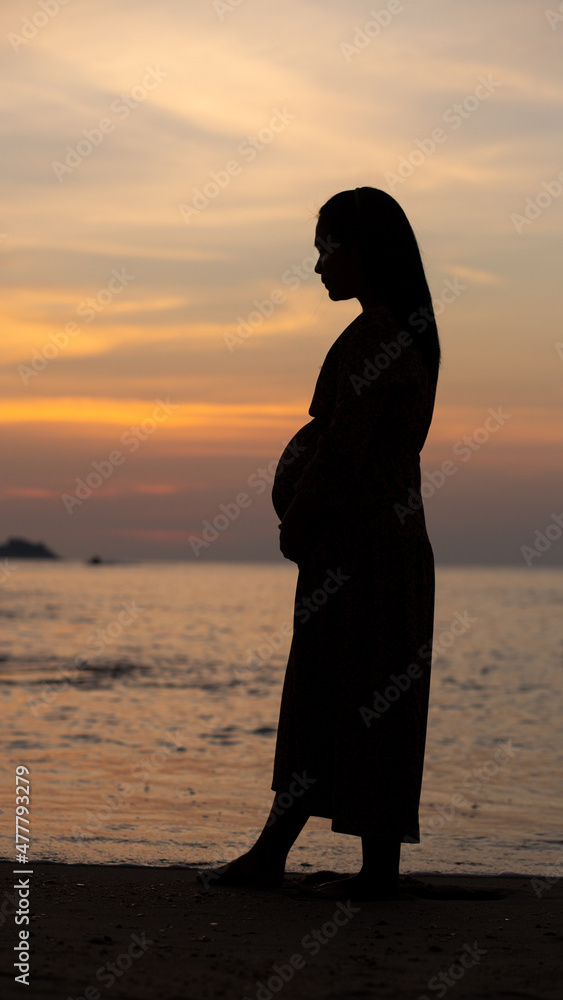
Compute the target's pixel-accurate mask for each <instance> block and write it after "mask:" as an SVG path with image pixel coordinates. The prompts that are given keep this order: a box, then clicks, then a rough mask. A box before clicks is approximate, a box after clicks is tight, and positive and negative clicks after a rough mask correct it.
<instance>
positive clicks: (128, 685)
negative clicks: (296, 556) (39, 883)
mask: <svg viewBox="0 0 563 1000" xmlns="http://www.w3.org/2000/svg"><path fill="white" fill-rule="evenodd" d="M296 578H297V568H296V567H295V566H294V565H293V564H290V563H280V564H274V563H272V564H262V563H261V564H258V563H256V564H210V563H207V564H205V563H202V564H194V563H174V564H170V563H141V564H135V565H133V564H131V565H113V566H109V565H108V566H103V565H102V566H87V565H83V564H79V563H72V562H68V563H67V562H64V563H62V562H61V563H50V562H45V563H42V562H27V563H26V562H25V561H23V560H22V561H20V563H19V564H18V565H17V567H16V569H15V571H14V572H13V573H12V574H11V575H10V576H9V577H7V578H6V579H5V580H4V581H3V582H2V584H1V585H0V625H1V647H0V671H1V675H2V685H1V690H2V705H3V712H2V720H3V725H2V736H1V739H2V751H3V752H2V757H1V760H2V764H1V769H0V774H1V779H2V780H1V783H0V812H1V814H2V823H1V824H0V827H1V836H0V854H1V856H2V857H3V858H8V859H12V858H14V850H15V848H14V833H13V829H14V811H15V784H14V774H15V768H16V766H18V765H23V766H24V767H27V768H28V769H29V772H30V782H31V795H30V829H31V840H30V857H31V859H32V860H35V861H38V860H50V861H63V862H82V863H107V864H154V865H170V864H186V865H195V866H198V867H199V866H200V865H209V864H214V863H219V862H221V861H225V860H228V859H230V858H232V857H235V856H237V854H240V853H241V852H242V851H243V850H246V849H247V848H248V847H249V846H250V845H251V843H252V842H253V840H254V838H255V837H256V835H257V833H258V832H259V830H260V829H261V827H262V825H263V822H264V820H265V818H266V816H267V812H268V807H269V804H270V802H271V799H272V792H271V791H270V785H271V776H272V761H273V753H274V744H275V733H276V725H277V718H278V709H279V701H280V695H281V686H282V682H283V677H284V669H285V664H286V662H287V653H288V649H289V642H290V639H289V635H290V631H291V621H292V610H293V595H294V588H295V582H296ZM562 611H563V570H558V569H542V568H540V567H534V568H531V569H527V568H524V567H522V568H514V569H513V568H488V567H486V568H479V567H470V568H465V567H460V568H450V567H447V568H446V567H438V568H437V597H436V630H435V643H436V651H435V655H434V659H433V667H432V686H431V703H430V713H429V723H428V738H427V748H426V762H425V774H424V782H423V788H422V800H421V811H420V818H421V832H422V835H421V843H420V844H417V845H404V846H403V851H402V868H403V870H404V871H405V872H408V871H419V872H421V871H422V872H429V871H440V872H456V871H458V872H459V871H462V872H470V873H494V872H497V873H498V872H518V873H521V874H529V873H543V874H544V875H550V874H551V875H553V874H554V873H556V874H561V871H562V869H561V860H562V857H563V854H562V850H563V832H562V831H563V796H562V794H561V791H562V779H561V764H562V758H563V726H562V724H561V718H562V700H563V699H562V696H561V662H562V654H563V614H562ZM359 861H360V844H359V841H358V838H356V837H351V836H345V835H342V834H335V833H332V831H331V830H330V821H329V820H327V819H322V818H319V817H314V818H312V819H311V820H310V821H309V823H308V824H307V827H306V829H305V831H304V832H303V833H302V834H301V836H300V838H299V839H298V841H297V843H296V845H295V847H294V848H293V850H292V852H291V854H290V857H289V868H290V869H291V870H304V871H307V870H309V869H310V868H315V867H323V868H327V867H331V868H337V869H339V870H342V871H346V870H348V871H353V870H355V869H356V868H357V866H358V863H359Z"/></svg>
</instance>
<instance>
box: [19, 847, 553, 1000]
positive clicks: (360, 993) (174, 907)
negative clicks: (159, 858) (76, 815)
mask: <svg viewBox="0 0 563 1000" xmlns="http://www.w3.org/2000/svg"><path fill="white" fill-rule="evenodd" d="M13 867H14V866H12V865H11V864H8V863H7V862H4V863H2V865H1V871H2V885H3V891H2V900H3V903H2V907H1V914H2V915H1V918H0V922H1V924H2V934H1V935H0V941H1V947H2V968H1V976H2V979H1V982H2V995H3V996H4V997H6V996H9V997H12V996H27V997H33V998H36V997H37V998H42V1000H43V998H45V1000H51V998H53V1000H54V998H57V1000H60V998H64V1000H67V998H72V1000H77V998H79V997H85V998H86V1000H99V998H100V997H105V996H110V995H111V996H114V997H120V998H128V1000H129V998H130V1000H153V998H154V1000H156V998H158V1000H180V998H181V1000H212V998H215V997H224V998H228V1000H231V998H233V1000H235V998H240V1000H243V998H249V1000H270V998H271V997H274V996H277V995H282V996H284V997H286V998H291V1000H301V998H303V1000H304V998H317V997H318V998H321V997H327V998H329V997H330V998H342V1000H348V998H352V997H366V998H367V997H378V998H379V997H382V998H393V1000H399V998H409V1000H419V998H424V997H439V998H440V997H443V996H445V995H446V993H448V992H450V991H451V992H452V995H453V996H455V998H456V1000H460V998H462V997H475V998H477V997H479V998H481V1000H489V998H490V1000H495V998H501V997H502V998H503V1000H511V998H515V1000H516V998H522V997H529V998H537V997H541V998H545V1000H552V998H553V1000H555V998H556V997H558V996H560V983H561V954H562V948H561V942H562V941H563V921H562V905H561V904H562V900H563V881H562V880H560V879H559V880H556V879H555V878H551V879H550V880H549V881H548V880H546V879H545V878H538V880H537V881H532V879H533V878H534V877H533V875H531V876H530V877H529V878H528V877H524V876H512V875H500V876H489V877H486V876H471V875H461V874H460V875H456V876H451V875H450V876H448V875H429V876H426V875H420V876H414V879H415V880H414V881H413V877H409V876H404V877H403V878H402V880H401V883H402V889H403V891H404V893H405V895H404V898H402V899H400V900H393V901H386V902H383V901H369V902H352V903H350V902H349V901H348V900H347V899H346V898H345V894H343V895H342V899H341V900H332V899H315V898H314V896H313V890H312V886H313V885H314V883H315V881H325V880H327V879H328V878H330V877H331V873H327V872H325V873H314V874H311V875H308V876H303V875H296V874H292V873H291V872H289V873H288V875H287V877H286V882H285V883H284V886H283V888H282V889H281V890H279V891H257V890H251V889H247V888H231V887H229V888H227V887H215V888H213V887H212V886H210V887H209V888H208V889H205V888H203V887H202V886H201V884H200V883H199V881H198V880H197V873H196V870H194V869H187V868H159V867H152V868H146V867H144V868H143V867H111V866H95V865H57V864H43V865H41V864H36V865H34V866H33V869H32V871H33V874H31V875H29V876H28V878H29V882H30V885H29V888H30V897H29V898H30V911H29V912H30V916H31V920H30V924H29V929H30V938H29V947H30V966H31V972H30V977H29V979H30V985H29V986H25V985H23V984H22V983H17V982H15V980H14V975H17V974H18V971H17V970H13V968H12V963H13V962H14V955H15V954H16V952H14V946H15V944H16V942H17V940H18V933H19V930H20V929H21V926H24V927H25V925H20V928H18V927H17V926H16V924H15V920H16V912H15V911H16V906H17V900H18V899H19V896H18V893H17V890H15V889H14V884H15V883H17V881H18V877H15V876H13V874H12V872H13ZM22 879H23V881H24V882H25V877H24V876H22ZM550 883H551V884H550ZM452 897H453V898H452ZM456 897H457V898H456Z"/></svg>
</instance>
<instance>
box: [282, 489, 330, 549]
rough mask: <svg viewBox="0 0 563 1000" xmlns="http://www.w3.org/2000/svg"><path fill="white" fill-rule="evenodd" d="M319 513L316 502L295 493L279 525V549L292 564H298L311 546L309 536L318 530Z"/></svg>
mask: <svg viewBox="0 0 563 1000" xmlns="http://www.w3.org/2000/svg"><path fill="white" fill-rule="evenodd" d="M320 517H321V511H320V510H319V505H318V503H317V502H316V500H313V499H312V497H309V496H305V495H304V494H303V493H297V494H296V496H295V497H294V498H293V500H292V501H291V503H290V505H289V507H288V508H287V511H286V513H285V515H284V517H283V520H282V522H281V524H280V549H281V552H282V555H283V556H285V558H286V559H290V560H291V561H292V562H295V563H298V562H300V561H301V560H302V559H303V557H304V555H306V553H307V551H308V549H309V548H310V545H311V536H312V535H313V534H314V532H315V531H316V530H317V528H318V524H319V519H320Z"/></svg>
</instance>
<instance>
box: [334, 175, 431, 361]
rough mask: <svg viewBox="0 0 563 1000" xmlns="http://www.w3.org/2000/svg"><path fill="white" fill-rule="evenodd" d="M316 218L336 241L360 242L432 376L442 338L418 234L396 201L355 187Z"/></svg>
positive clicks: (385, 300) (370, 272)
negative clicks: (417, 239)
mask: <svg viewBox="0 0 563 1000" xmlns="http://www.w3.org/2000/svg"><path fill="white" fill-rule="evenodd" d="M318 218H319V220H322V222H323V225H326V226H327V227H328V230H329V232H330V235H331V236H332V237H333V238H334V240H336V241H338V242H339V243H342V244H346V243H353V244H355V245H356V246H358V248H359V249H360V251H361V253H362V257H363V260H364V265H365V269H366V273H367V274H368V275H370V276H373V284H374V287H375V288H376V289H377V294H378V295H379V296H380V297H381V300H382V302H383V303H384V304H385V305H387V307H388V308H389V309H390V311H391V313H392V314H393V315H394V316H395V318H396V319H397V321H398V323H399V324H400V325H401V327H402V329H403V330H405V331H407V332H408V333H409V334H410V336H411V337H412V338H413V342H414V343H415V344H416V345H417V346H418V347H419V349H420V351H421V354H422V357H423V359H424V361H425V363H426V364H427V366H428V368H429V370H430V372H431V374H432V376H433V378H434V380H436V379H437V378H438V368H439V365H440V341H439V338H438V329H437V326H436V318H435V316H434V309H433V307H432V298H431V295H430V290H429V288H428V282H427V280H426V275H425V273H424V266H423V264H422V258H421V256H420V250H419V248H418V243H417V241H416V237H415V235H414V232H413V230H412V226H411V224H410V222H409V220H408V219H407V217H406V215H405V213H404V211H403V209H402V208H401V206H400V205H399V203H398V202H397V201H395V199H394V198H392V197H391V195H390V194H387V192H386V191H381V190H380V189H379V188H372V187H362V188H356V189H355V190H353V191H341V192H339V194H335V195H333V197H332V198H329V200H328V201H327V202H325V204H324V205H323V206H322V208H321V209H320V211H319V215H318Z"/></svg>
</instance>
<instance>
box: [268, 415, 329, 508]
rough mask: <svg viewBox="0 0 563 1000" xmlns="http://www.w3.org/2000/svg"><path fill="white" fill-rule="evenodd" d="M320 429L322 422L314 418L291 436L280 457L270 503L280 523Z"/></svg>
mask: <svg viewBox="0 0 563 1000" xmlns="http://www.w3.org/2000/svg"><path fill="white" fill-rule="evenodd" d="M322 428H323V421H321V420H319V418H318V417H314V418H313V419H312V420H310V421H309V423H308V424H305V425H304V426H303V427H302V428H301V429H300V430H298V431H297V434H294V435H293V437H292V439H291V441H289V442H288V444H287V445H286V447H285V449H284V451H283V453H282V455H281V457H280V460H279V462H278V465H277V468H276V473H275V479H274V485H273V486H272V503H273V505H274V510H275V512H276V514H277V515H278V517H279V519H280V521H281V519H282V518H283V516H284V514H285V512H286V510H287V508H288V507H289V505H290V503H291V501H292V500H293V497H294V496H295V484H296V483H297V481H298V479H300V478H301V476H302V474H303V471H304V469H305V466H306V465H307V463H308V462H309V461H310V459H311V458H312V457H313V455H314V454H315V451H316V449H317V443H318V438H319V434H320V433H321V430H322Z"/></svg>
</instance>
